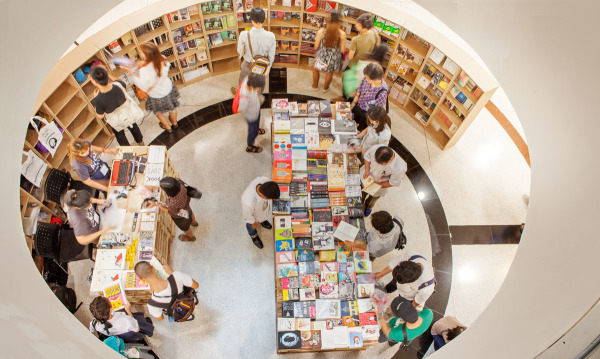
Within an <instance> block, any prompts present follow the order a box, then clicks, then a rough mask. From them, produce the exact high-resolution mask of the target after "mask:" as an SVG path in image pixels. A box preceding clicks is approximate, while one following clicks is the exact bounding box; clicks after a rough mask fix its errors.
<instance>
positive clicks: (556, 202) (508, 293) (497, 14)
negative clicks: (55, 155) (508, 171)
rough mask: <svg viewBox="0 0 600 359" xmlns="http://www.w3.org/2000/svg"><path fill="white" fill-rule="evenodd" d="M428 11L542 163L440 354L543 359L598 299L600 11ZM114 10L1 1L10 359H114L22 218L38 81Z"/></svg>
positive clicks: (471, 7)
mask: <svg viewBox="0 0 600 359" xmlns="http://www.w3.org/2000/svg"><path fill="white" fill-rule="evenodd" d="M141 2H144V1H141ZM349 2H350V1H349ZM352 2H355V1H352ZM365 2H366V1H365ZM419 2H420V3H421V4H422V5H424V6H425V8H426V9H427V10H429V11H431V12H432V13H434V14H435V15H436V16H438V17H439V18H440V19H441V20H442V21H443V22H445V23H446V24H447V25H448V26H449V27H450V28H452V29H454V30H455V31H456V32H457V33H458V34H459V35H461V36H462V37H463V38H464V39H465V40H466V41H467V42H468V43H470V44H471V45H472V46H473V48H474V49H475V50H476V51H477V52H478V53H479V55H481V57H482V58H483V60H484V61H485V62H486V64H487V65H488V67H489V68H490V69H491V70H492V72H493V73H494V75H495V76H496V78H497V79H498V80H499V81H500V83H501V85H502V86H503V87H504V89H505V90H506V92H507V94H508V96H509V97H510V99H511V101H512V103H513V105H514V107H515V110H516V111H517V113H518V114H519V117H520V119H521V121H522V122H523V126H524V128H525V131H526V133H527V138H528V142H529V145H530V154H531V160H532V189H531V199H530V212H529V215H528V225H527V227H526V230H525V235H524V237H523V239H522V241H521V246H520V248H519V251H518V253H517V255H516V257H515V261H514V263H513V266H512V268H511V271H510V272H509V274H508V276H507V279H506V281H505V283H504V285H503V287H502V288H501V290H500V292H499V293H498V295H497V297H496V298H495V300H494V301H493V302H492V303H491V305H490V306H489V308H488V309H487V310H486V311H485V312H484V313H483V314H482V315H481V317H480V318H479V320H478V321H477V322H476V323H475V324H473V325H472V326H471V328H470V329H469V330H468V331H467V332H466V333H465V334H463V335H461V337H460V338H459V339H457V340H456V341H454V342H452V343H451V344H449V345H448V346H447V347H446V348H445V349H444V350H443V351H441V352H439V353H437V354H435V355H436V357H442V358H443V357H446V358H464V357H465V353H468V354H467V355H466V357H469V358H532V357H534V356H535V355H536V354H538V353H540V352H542V351H543V350H544V349H545V348H546V347H547V346H549V345H550V344H552V343H553V342H554V341H555V340H556V339H558V338H559V337H560V336H561V335H562V334H563V333H564V332H565V331H566V330H567V329H568V328H570V327H571V326H572V325H573V324H574V323H575V322H576V321H577V320H579V319H580V318H581V316H583V315H584V314H585V313H586V311H587V310H588V309H589V308H590V307H591V306H592V305H593V303H594V302H595V301H596V299H597V298H598V297H600V288H599V286H598V281H597V279H596V273H598V269H599V266H600V261H598V260H597V253H598V252H599V251H598V249H600V248H599V247H600V242H599V241H597V240H596V238H595V237H596V236H595V233H596V232H597V231H595V229H596V228H595V227H596V221H597V218H598V214H599V213H598V209H597V208H598V207H597V206H596V202H598V200H599V197H600V196H599V194H600V193H599V192H600V191H599V189H598V186H595V184H596V183H597V180H596V178H598V175H599V173H598V172H600V171H599V168H598V159H597V154H598V153H600V151H599V148H598V147H599V145H598V141H597V137H598V134H599V133H600V131H599V130H600V128H599V127H600V125H599V124H598V120H597V118H595V117H594V116H593V114H592V113H591V108H592V105H593V104H594V100H596V101H597V98H598V95H597V92H596V89H595V85H594V84H595V82H596V79H597V78H598V67H597V64H596V63H595V62H596V61H595V59H597V58H598V56H599V55H600V49H599V48H598V41H597V39H596V40H595V43H594V45H592V44H591V42H590V41H588V40H587V39H586V38H588V37H589V36H588V34H596V33H597V31H595V29H594V24H595V18H594V15H595V14H597V13H598V11H597V10H598V5H594V3H593V1H583V0H580V1H570V2H569V3H568V7H566V5H567V3H566V2H564V3H562V2H553V1H546V2H543V3H541V2H539V1H533V0H521V1H518V2H505V3H501V2H499V1H498V0H495V1H491V0H489V1H487V0H485V1H484V0H481V1H479V2H477V3H476V4H474V2H473V1H468V2H467V1H465V2H457V1H454V2H431V1H419ZM116 3H117V1H115V0H109V1H106V0H105V1H91V0H85V1H83V0H79V1H74V0H71V1H67V0H61V1H58V0H55V1H51V2H49V1H42V0H29V1H23V0H8V1H6V0H5V1H4V2H0V13H1V14H3V19H2V20H3V21H2V26H3V31H2V33H3V36H2V37H1V39H2V40H0V41H1V43H0V46H1V48H2V55H3V61H2V64H3V66H2V70H1V71H2V74H3V77H2V96H0V98H1V99H2V109H3V111H2V132H1V133H0V138H1V139H2V141H0V143H1V144H2V145H1V146H2V149H3V155H4V157H5V158H7V159H8V160H7V161H5V162H4V169H5V171H4V172H5V173H6V174H8V175H5V176H3V177H2V184H3V185H2V186H0V191H1V192H0V193H2V199H3V202H4V206H3V207H2V209H0V214H1V216H0V218H1V219H0V221H2V228H3V232H4V236H3V238H2V240H1V241H0V258H1V260H0V268H1V269H2V272H3V274H4V275H3V279H2V293H3V294H4V295H3V296H2V299H0V305H1V306H2V309H3V310H2V311H0V313H1V314H0V318H1V319H0V331H1V332H0V338H1V339H0V340H1V342H0V344H2V349H1V350H2V353H3V355H2V356H5V357H15V358H25V357H44V358H49V357H59V356H62V357H68V358H78V357H86V358H93V357H107V355H109V354H110V351H109V350H108V349H106V348H104V347H103V346H102V345H101V344H100V343H99V342H98V341H97V340H95V339H93V338H91V337H90V334H88V333H86V329H85V328H84V327H83V326H81V324H79V323H78V322H77V320H76V319H75V318H74V317H73V316H71V315H70V314H69V313H68V312H67V311H66V310H65V309H64V308H63V307H62V306H61V305H60V303H59V302H58V301H57V300H56V299H55V298H54V297H53V295H52V293H51V292H50V291H48V290H47V289H46V288H45V286H46V285H45V283H44V282H43V280H42V278H41V277H40V276H39V273H37V272H36V269H35V267H34V266H33V265H32V263H31V261H30V259H29V255H28V252H27V249H26V247H25V245H24V239H23V236H22V230H21V224H20V219H19V216H18V212H17V208H18V185H19V183H18V181H19V175H18V174H19V168H20V162H19V159H20V155H19V152H20V150H21V148H22V143H23V138H24V136H25V125H24V124H25V121H26V119H27V118H28V116H29V114H30V113H31V111H32V107H33V104H34V101H35V97H36V96H37V93H38V91H39V89H40V87H41V84H42V82H43V81H44V79H45V77H46V75H47V74H48V73H49V72H50V69H51V68H52V66H53V64H54V63H56V61H57V60H58V58H59V57H60V56H61V54H63V53H64V52H65V51H66V49H67V48H68V46H69V45H70V43H71V41H72V39H75V38H76V37H77V36H79V34H81V33H82V32H83V30H84V29H86V28H87V27H88V26H89V25H90V24H92V23H93V22H94V20H95V19H97V18H98V17H100V16H101V15H102V14H103V13H105V12H106V11H107V10H108V9H109V8H111V7H113V6H115V5H116ZM82 4H85V6H82ZM369 4H371V2H369ZM387 4H389V5H393V6H395V5H407V4H408V3H407V2H402V1H397V2H392V1H389V2H387ZM591 7H595V8H596V9H595V11H593V9H590V8H591ZM382 8H384V7H382ZM23 14H26V15H23ZM70 14H73V15H70ZM385 15H386V16H387V15H388V14H385ZM389 17H390V18H391V16H389ZM483 34H485V35H483ZM592 46H595V47H592ZM459 63H460V62H459ZM563 81H568V82H565V84H563V83H562V82H563ZM596 117H597V116H596ZM6 293H10V294H8V295H7V294H6ZM83 310H85V308H84V309H83ZM115 357H116V356H115Z"/></svg>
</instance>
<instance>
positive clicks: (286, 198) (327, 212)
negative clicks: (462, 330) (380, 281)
mask: <svg viewBox="0 0 600 359" xmlns="http://www.w3.org/2000/svg"><path fill="white" fill-rule="evenodd" d="M271 110H272V113H273V123H272V125H273V142H272V143H273V145H272V149H273V171H272V179H273V181H275V182H277V183H278V184H279V187H280V192H281V197H280V199H279V200H275V201H274V202H273V213H274V214H275V217H274V220H273V222H274V229H273V230H274V237H275V273H276V275H275V276H276V302H277V331H278V333H277V350H278V353H287V352H296V351H299V352H303V351H326V350H353V349H365V348H367V347H369V346H371V345H376V344H377V339H378V337H379V325H378V323H377V316H376V315H375V310H374V309H375V307H374V306H375V302H374V300H373V299H372V295H373V294H374V293H375V286H374V283H375V281H374V276H373V275H372V274H371V267H372V264H371V261H370V260H369V254H368V252H366V251H355V252H352V251H349V250H348V249H347V248H346V246H345V245H344V242H345V241H363V242H364V241H365V240H366V235H367V232H366V228H365V222H364V212H363V206H362V201H361V187H360V184H361V179H360V174H359V160H358V157H357V153H356V152H355V151H354V148H355V145H356V144H357V143H358V141H357V140H356V138H355V135H356V133H357V131H356V124H355V122H354V120H353V118H352V113H351V111H350V103H347V102H338V103H336V104H334V105H332V104H331V103H330V102H329V101H308V102H307V103H296V102H288V100H287V99H273V100H272V106H271Z"/></svg>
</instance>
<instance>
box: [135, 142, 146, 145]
mask: <svg viewBox="0 0 600 359" xmlns="http://www.w3.org/2000/svg"><path fill="white" fill-rule="evenodd" d="M136 144H137V145H138V146H145V145H144V141H140V142H136Z"/></svg>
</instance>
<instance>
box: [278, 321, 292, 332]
mask: <svg viewBox="0 0 600 359" xmlns="http://www.w3.org/2000/svg"><path fill="white" fill-rule="evenodd" d="M295 328H296V320H295V319H294V318H277V331H278V332H286V331H290V330H295Z"/></svg>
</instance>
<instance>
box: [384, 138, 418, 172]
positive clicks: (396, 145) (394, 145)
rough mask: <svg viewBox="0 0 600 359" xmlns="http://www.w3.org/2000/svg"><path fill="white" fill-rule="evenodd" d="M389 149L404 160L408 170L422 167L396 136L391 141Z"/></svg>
mask: <svg viewBox="0 0 600 359" xmlns="http://www.w3.org/2000/svg"><path fill="white" fill-rule="evenodd" d="M389 147H390V148H391V149H393V150H394V151H395V152H396V153H397V154H398V155H399V156H400V157H402V159H403V160H404V162H406V169H407V171H410V170H411V169H413V168H415V167H417V166H420V164H419V162H418V161H417V159H416V158H415V156H413V155H412V153H410V151H409V150H408V149H407V148H406V147H405V146H404V145H403V144H402V143H401V142H400V141H398V139H397V138H396V137H394V136H392V138H391V139H390V144H389Z"/></svg>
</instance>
